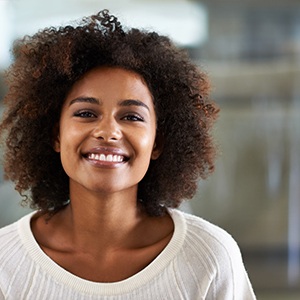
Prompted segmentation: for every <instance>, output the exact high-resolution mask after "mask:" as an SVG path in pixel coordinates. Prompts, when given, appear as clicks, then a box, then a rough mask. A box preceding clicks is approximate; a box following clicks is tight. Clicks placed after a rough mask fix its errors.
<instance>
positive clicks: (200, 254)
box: [171, 210, 255, 299]
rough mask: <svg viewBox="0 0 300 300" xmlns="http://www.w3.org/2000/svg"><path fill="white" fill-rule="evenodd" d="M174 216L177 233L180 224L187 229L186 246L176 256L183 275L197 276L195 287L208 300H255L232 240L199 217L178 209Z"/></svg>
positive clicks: (229, 236)
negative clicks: (184, 273) (203, 291)
mask: <svg viewBox="0 0 300 300" xmlns="http://www.w3.org/2000/svg"><path fill="white" fill-rule="evenodd" d="M171 215H174V216H175V217H173V220H174V224H175V230H176V226H178V225H179V223H180V222H181V223H182V224H184V227H185V228H186V229H185V238H184V243H183V247H182V250H181V253H180V255H178V257H177V258H178V262H177V265H178V266H179V265H180V266H181V267H180V270H181V272H182V271H184V272H187V271H188V272H189V273H190V274H194V275H193V278H194V280H195V282H196V285H197V286H198V288H199V286H200V289H202V290H205V291H206V292H207V294H206V295H207V297H208V295H209V296H211V298H213V299H233V298H235V297H236V299H255V296H254V293H253V290H252V287H251V283H250V281H249V278H248V275H247V272H246V269H245V267H244V263H243V260H242V255H241V251H240V249H239V247H238V245H237V243H236V241H235V240H234V239H233V237H232V236H231V235H230V234H229V233H227V232H226V231H225V230H224V229H222V228H220V227H218V226H216V225H214V224H212V223H210V222H208V221H206V220H204V219H202V218H200V217H197V216H193V215H190V214H186V213H183V212H180V211H178V210H174V211H173V212H171ZM178 220H181V221H178ZM190 281H191V279H189V281H188V282H186V284H189V282H190ZM208 298H209V297H208ZM209 299H210V298H209Z"/></svg>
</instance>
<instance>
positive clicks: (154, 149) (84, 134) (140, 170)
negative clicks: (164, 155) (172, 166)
mask: <svg viewBox="0 0 300 300" xmlns="http://www.w3.org/2000/svg"><path fill="white" fill-rule="evenodd" d="M156 144H157V143H156V115H155V110H154V105H153V100H152V96H151V93H150V91H149V89H148V87H147V85H146V84H145V82H144V81H143V79H142V78H141V76H140V75H138V74H136V73H134V72H131V71H127V70H124V69H121V68H115V67H114V68H112V67H97V68H95V69H92V70H91V71H89V72H87V73H86V74H85V75H84V76H82V77H81V79H79V80H78V81H77V82H76V83H75V84H74V85H73V87H72V89H71V90H70V91H69V93H68V94H67V97H66V99H65V102H64V105H63V108H62V112H61V118H60V122H59V129H58V132H57V138H56V140H55V144H54V149H55V151H57V152H60V155H61V161H62V165H63V168H64V170H65V172H66V173H67V175H68V176H69V178H70V193H71V195H72V193H73V194H74V193H77V192H79V191H81V192H83V191H84V192H93V193H117V192H122V191H125V190H126V191H128V190H132V191H133V192H136V191H137V185H138V183H139V182H140V181H141V179H142V178H143V177H144V175H145V173H146V172H147V169H148V166H149V163H150V160H151V159H156V158H158V156H159V154H160V147H158V146H157V145H156Z"/></svg>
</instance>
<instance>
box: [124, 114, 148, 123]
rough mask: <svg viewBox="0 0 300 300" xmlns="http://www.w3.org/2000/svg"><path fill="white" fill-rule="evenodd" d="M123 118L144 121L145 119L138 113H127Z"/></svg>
mask: <svg viewBox="0 0 300 300" xmlns="http://www.w3.org/2000/svg"><path fill="white" fill-rule="evenodd" d="M123 120H125V121H132V122H143V121H144V119H143V118H142V117H141V116H139V115H136V114H129V115H126V116H125V117H123Z"/></svg>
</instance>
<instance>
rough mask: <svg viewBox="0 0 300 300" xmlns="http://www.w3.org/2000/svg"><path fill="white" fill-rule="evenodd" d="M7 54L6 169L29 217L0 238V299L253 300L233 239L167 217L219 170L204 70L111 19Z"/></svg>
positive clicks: (64, 30) (52, 31)
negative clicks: (10, 58) (30, 210)
mask: <svg viewBox="0 0 300 300" xmlns="http://www.w3.org/2000/svg"><path fill="white" fill-rule="evenodd" d="M15 45H16V46H15V48H14V54H15V62H14V64H13V65H12V66H11V67H10V69H9V71H8V73H7V74H8V76H7V81H8V84H9V90H8V93H7V95H6V97H5V105H6V111H5V114H4V117H3V120H2V123H1V125H0V132H1V136H2V138H3V140H4V139H5V145H4V146H5V147H4V150H5V172H6V176H7V177H8V178H10V179H11V180H12V181H14V182H15V184H16V189H17V190H18V191H19V192H20V193H21V194H24V193H26V195H27V196H26V197H25V199H24V201H25V202H26V201H27V202H29V203H30V204H31V206H32V207H35V208H37V209H38V211H36V212H34V213H31V214H29V215H27V216H25V217H24V218H22V219H21V220H19V221H18V222H16V223H14V224H12V225H9V226H7V227H5V228H3V229H1V230H0V265H1V274H0V299H58V298H59V299H87V298H89V299H103V298H105V299H255V296H254V294H253V291H252V287H251V284H250V282H249V279H248V276H247V273H246V271H245V268H244V265H243V261H242V258H241V254H240V251H239V248H238V246H237V245H236V243H235V241H234V240H233V239H232V237H231V236H230V235H229V234H228V233H226V232H225V231H223V230H222V229H220V228H218V227H216V226H215V225H213V224H210V223H208V222H207V221H205V220H203V219H201V218H199V217H195V216H192V215H188V214H184V213H182V212H180V211H179V210H177V209H176V208H177V207H178V206H179V204H180V203H181V202H182V201H183V199H186V198H191V197H192V196H193V195H194V194H195V192H196V188H197V181H198V180H199V179H200V178H206V176H207V175H209V174H210V173H211V172H212V171H213V168H214V159H215V147H214V143H213V139H212V136H211V128H212V125H213V122H214V120H215V119H216V116H217V112H218V109H217V108H216V106H215V105H214V104H213V103H212V102H211V101H209V96H208V92H209V83H208V80H207V78H206V76H205V74H204V73H203V72H201V71H200V70H199V69H198V68H197V66H195V65H194V64H193V63H192V62H191V61H190V60H189V58H188V57H187V55H186V54H185V53H183V52H182V51H180V50H178V49H177V48H176V47H175V46H174V45H173V44H172V42H171V41H170V40H169V39H168V38H167V37H164V36H160V35H158V34H156V33H154V32H145V31H141V30H138V29H130V30H128V31H125V30H123V28H122V26H121V24H120V23H119V22H118V20H117V19H116V18H115V17H114V16H112V15H110V14H109V13H108V11H106V10H104V11H102V12H100V13H99V14H97V15H93V16H91V17H88V18H84V19H83V20H82V22H81V23H80V24H78V25H76V26H74V27H73V26H67V27H61V28H58V29H56V28H48V29H45V30H43V31H40V32H39V33H37V34H36V35H34V36H32V37H28V36H27V37H25V38H24V39H23V40H21V41H19V42H18V43H16V44H15Z"/></svg>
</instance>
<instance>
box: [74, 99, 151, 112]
mask: <svg viewBox="0 0 300 300" xmlns="http://www.w3.org/2000/svg"><path fill="white" fill-rule="evenodd" d="M82 102H84V103H91V104H98V105H101V104H102V101H101V100H99V99H97V98H94V97H77V98H75V99H73V100H72V101H71V102H70V105H69V106H71V105H72V104H74V103H82ZM118 105H120V106H132V105H133V106H142V107H145V108H146V109H147V110H149V111H150V109H149V107H148V105H147V104H145V103H144V102H142V101H140V100H136V99H126V100H121V101H119V102H118Z"/></svg>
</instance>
